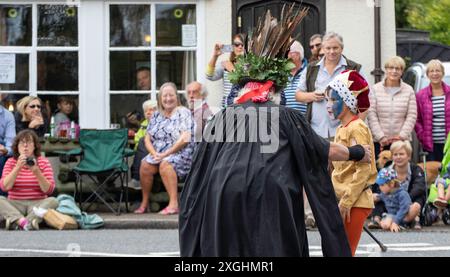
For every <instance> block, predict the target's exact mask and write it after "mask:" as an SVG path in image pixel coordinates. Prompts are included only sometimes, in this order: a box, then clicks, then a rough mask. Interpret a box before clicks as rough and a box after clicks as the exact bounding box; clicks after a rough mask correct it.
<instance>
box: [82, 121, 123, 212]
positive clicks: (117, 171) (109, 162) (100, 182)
mask: <svg viewBox="0 0 450 277" xmlns="http://www.w3.org/2000/svg"><path fill="white" fill-rule="evenodd" d="M127 143H128V130H127V129H114V130H90V129H82V130H81V131H80V146H81V150H82V155H81V160H80V163H79V164H78V165H77V166H76V167H75V168H74V169H73V171H74V172H75V175H76V177H77V178H76V182H75V195H77V194H78V199H79V205H80V209H82V204H83V201H82V193H83V180H82V177H83V176H84V175H85V176H88V177H89V179H90V180H92V181H93V182H94V186H91V187H90V189H91V191H92V193H91V194H90V195H89V197H88V198H87V199H85V200H84V203H86V202H88V201H90V200H92V201H94V200H96V199H100V200H101V201H102V202H103V203H104V204H105V205H106V206H107V207H108V208H109V209H110V210H111V211H112V212H114V213H115V214H116V215H119V214H120V208H121V204H122V199H123V194H124V192H125V195H126V199H125V205H126V209H127V211H128V190H127V188H128V178H127V177H128V164H127V161H126V157H127V156H128V154H129V153H128V152H129V151H127V148H126V146H127ZM118 178H119V180H120V198H119V202H117V201H116V199H115V198H114V196H112V195H111V194H110V193H109V192H108V191H107V185H108V183H110V182H114V181H115V180H116V179H118ZM124 185H125V187H124ZM107 200H112V202H113V203H115V204H117V203H118V204H119V207H118V209H117V211H116V210H115V209H114V208H113V207H112V206H111V205H110V204H109V203H108V201H107Z"/></svg>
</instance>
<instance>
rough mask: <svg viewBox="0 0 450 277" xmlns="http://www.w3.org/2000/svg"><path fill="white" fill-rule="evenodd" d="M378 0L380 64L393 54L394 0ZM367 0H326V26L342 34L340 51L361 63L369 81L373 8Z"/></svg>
mask: <svg viewBox="0 0 450 277" xmlns="http://www.w3.org/2000/svg"><path fill="white" fill-rule="evenodd" d="M379 2H382V3H381V57H382V58H381V65H382V67H383V65H384V62H385V61H386V60H387V59H388V58H389V57H392V56H394V55H395V54H396V52H397V51H396V39H395V7H394V5H395V4H394V1H379ZM370 3H372V1H370V0H327V4H326V14H327V15H326V16H327V17H326V30H327V31H334V32H337V33H338V34H340V35H342V36H343V38H344V55H345V56H346V57H348V58H349V59H351V60H354V61H356V62H358V63H360V64H362V65H363V73H364V76H366V78H367V79H368V81H369V82H370V83H371V84H373V82H374V77H373V75H371V74H370V72H371V71H372V70H373V69H374V68H375V43H374V39H375V38H374V8H373V5H371V4H370Z"/></svg>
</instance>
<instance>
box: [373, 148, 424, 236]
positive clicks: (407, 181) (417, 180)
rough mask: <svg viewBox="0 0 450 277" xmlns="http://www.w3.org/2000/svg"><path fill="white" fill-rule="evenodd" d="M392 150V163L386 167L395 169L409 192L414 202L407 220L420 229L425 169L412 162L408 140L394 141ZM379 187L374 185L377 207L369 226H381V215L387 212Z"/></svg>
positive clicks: (404, 187) (401, 184)
mask: <svg viewBox="0 0 450 277" xmlns="http://www.w3.org/2000/svg"><path fill="white" fill-rule="evenodd" d="M390 150H391V152H392V163H391V164H388V165H386V167H389V168H392V169H394V170H395V172H396V173H397V179H398V180H399V181H400V187H401V188H402V189H404V190H406V191H407V192H408V194H409V196H410V197H411V202H412V203H413V204H412V205H411V207H410V212H409V215H408V217H407V218H406V220H405V222H406V223H409V224H410V226H411V227H414V228H415V229H420V228H421V226H420V222H419V214H420V210H421V208H422V207H423V205H424V204H425V201H426V197H425V190H426V185H425V177H424V173H423V170H422V169H421V168H420V167H419V166H418V165H416V164H414V163H412V162H411V155H412V147H411V143H410V142H409V141H408V140H399V141H396V142H394V143H392V145H391V147H390ZM377 189H378V187H374V202H375V209H374V210H373V212H372V222H370V224H369V228H379V223H380V222H381V215H382V214H383V213H384V212H386V208H385V206H384V204H383V202H381V201H380V199H379V196H378V195H377V192H379V191H377Z"/></svg>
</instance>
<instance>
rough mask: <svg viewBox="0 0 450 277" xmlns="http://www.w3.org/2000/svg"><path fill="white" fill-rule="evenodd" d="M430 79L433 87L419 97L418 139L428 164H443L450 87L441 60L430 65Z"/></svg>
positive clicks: (425, 89) (449, 111)
mask: <svg viewBox="0 0 450 277" xmlns="http://www.w3.org/2000/svg"><path fill="white" fill-rule="evenodd" d="M426 72H427V77H428V79H430V85H429V86H427V87H425V88H423V89H422V90H420V91H419V93H418V94H417V96H416V98H417V121H416V127H415V130H416V133H417V138H418V139H419V141H420V142H421V143H422V147H423V149H424V150H425V151H427V152H429V155H428V157H427V159H428V160H429V161H441V160H442V158H443V155H444V154H443V152H444V144H445V140H446V138H447V134H448V132H449V130H450V97H449V96H450V86H449V85H448V84H446V83H445V82H444V81H443V80H442V79H443V78H444V75H445V69H444V65H443V64H442V63H441V61H439V60H431V61H429V62H428V64H427V71H426Z"/></svg>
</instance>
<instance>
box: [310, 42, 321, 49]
mask: <svg viewBox="0 0 450 277" xmlns="http://www.w3.org/2000/svg"><path fill="white" fill-rule="evenodd" d="M320 45H322V43H316V44H313V45H310V46H309V48H311V49H314V48H315V47H317V48H319V47H320Z"/></svg>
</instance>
